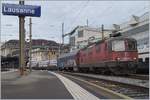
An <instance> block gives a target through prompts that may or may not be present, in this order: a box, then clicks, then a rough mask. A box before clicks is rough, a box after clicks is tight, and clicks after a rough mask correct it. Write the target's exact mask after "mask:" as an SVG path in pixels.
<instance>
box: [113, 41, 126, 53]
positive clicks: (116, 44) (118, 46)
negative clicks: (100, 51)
mask: <svg viewBox="0 0 150 100" xmlns="http://www.w3.org/2000/svg"><path fill="white" fill-rule="evenodd" d="M112 51H125V43H124V40H114V41H112Z"/></svg>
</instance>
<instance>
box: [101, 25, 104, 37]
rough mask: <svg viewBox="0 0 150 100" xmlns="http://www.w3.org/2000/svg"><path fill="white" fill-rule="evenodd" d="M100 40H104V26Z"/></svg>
mask: <svg viewBox="0 0 150 100" xmlns="http://www.w3.org/2000/svg"><path fill="white" fill-rule="evenodd" d="M101 28H102V40H103V39H104V25H103V24H102V27H101Z"/></svg>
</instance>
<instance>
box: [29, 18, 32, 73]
mask: <svg viewBox="0 0 150 100" xmlns="http://www.w3.org/2000/svg"><path fill="white" fill-rule="evenodd" d="M29 28H30V35H29V37H30V50H29V53H30V54H29V59H30V60H29V68H30V72H31V71H32V67H31V60H32V55H31V54H32V19H31V18H30V20H29Z"/></svg>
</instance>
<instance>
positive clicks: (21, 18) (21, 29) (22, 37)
mask: <svg viewBox="0 0 150 100" xmlns="http://www.w3.org/2000/svg"><path fill="white" fill-rule="evenodd" d="M19 4H20V5H24V1H19ZM24 18H25V16H19V49H20V52H19V67H20V75H24V68H25V59H24V52H25V49H24V46H25V28H24V23H25V20H24Z"/></svg>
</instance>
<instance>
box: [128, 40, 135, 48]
mask: <svg viewBox="0 0 150 100" xmlns="http://www.w3.org/2000/svg"><path fill="white" fill-rule="evenodd" d="M128 50H136V42H135V41H131V40H129V41H128Z"/></svg>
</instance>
